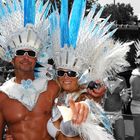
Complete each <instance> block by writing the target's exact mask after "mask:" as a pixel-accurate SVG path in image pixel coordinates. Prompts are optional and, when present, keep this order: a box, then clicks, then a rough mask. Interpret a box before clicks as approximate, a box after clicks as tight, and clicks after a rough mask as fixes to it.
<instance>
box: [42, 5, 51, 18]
mask: <svg viewBox="0 0 140 140" xmlns="http://www.w3.org/2000/svg"><path fill="white" fill-rule="evenodd" d="M50 8H51V4H50V3H49V4H48V6H47V8H46V10H45V13H44V19H46V17H47V16H48V14H49V11H50Z"/></svg>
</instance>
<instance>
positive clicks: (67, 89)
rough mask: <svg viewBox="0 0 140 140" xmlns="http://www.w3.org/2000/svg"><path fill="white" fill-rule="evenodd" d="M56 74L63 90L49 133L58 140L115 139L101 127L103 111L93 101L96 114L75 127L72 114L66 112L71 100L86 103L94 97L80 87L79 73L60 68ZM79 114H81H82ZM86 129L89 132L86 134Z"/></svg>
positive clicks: (102, 89)
mask: <svg viewBox="0 0 140 140" xmlns="http://www.w3.org/2000/svg"><path fill="white" fill-rule="evenodd" d="M56 74H57V80H58V82H59V83H60V86H61V88H62V90H61V93H60V94H59V97H58V98H56V100H55V105H54V107H53V110H52V117H51V119H50V120H49V121H48V124H47V129H48V132H49V134H50V135H51V136H52V138H54V139H57V140H80V139H81V137H84V138H85V139H87V138H90V139H92V138H93V137H94V138H95V140H102V139H113V137H112V135H110V134H109V133H107V131H106V130H105V129H104V128H103V127H101V126H100V125H101V124H103V125H104V123H103V122H102V119H101V117H100V116H99V115H101V112H102V109H101V107H99V105H97V104H95V102H94V101H93V100H91V104H92V105H93V106H94V114H93V113H92V114H91V116H89V120H87V121H86V122H85V123H83V124H82V125H79V124H77V126H75V125H73V123H72V122H71V120H70V119H71V118H70V116H71V114H67V113H69V112H66V110H68V108H66V107H69V104H70V102H69V100H70V99H73V100H74V101H85V100H87V99H91V98H92V96H90V95H89V94H87V91H86V90H85V88H83V86H80V85H79V82H78V80H79V73H78V72H76V71H73V70H70V69H63V68H59V69H58V70H57V72H56ZM96 90H100V91H102V92H104V91H105V87H103V86H102V87H100V89H96ZM94 94H97V93H94ZM85 103H86V102H85ZM61 107H62V108H61ZM92 109H93V108H92ZM65 112H66V113H65ZM63 113H64V114H63ZM78 113H79V114H80V112H78ZM104 118H105V117H104ZM90 119H91V120H90ZM89 128H91V130H89ZM84 129H85V130H87V131H88V132H85V130H84Z"/></svg>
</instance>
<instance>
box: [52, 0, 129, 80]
mask: <svg viewBox="0 0 140 140" xmlns="http://www.w3.org/2000/svg"><path fill="white" fill-rule="evenodd" d="M65 2H66V1H63V0H62V2H61V3H62V5H61V11H62V13H61V15H60V25H59V14H58V12H57V11H56V13H55V18H53V19H55V21H58V22H57V23H55V24H54V25H55V30H54V31H53V33H52V38H53V39H52V46H53V52H54V60H55V64H56V67H57V68H65V69H71V70H75V71H77V72H79V73H81V77H80V80H84V79H85V77H86V78H87V79H88V80H91V79H92V80H96V79H100V80H103V79H104V77H105V76H107V73H108V71H112V70H114V69H115V72H120V71H122V70H123V67H125V66H128V65H129V63H128V62H127V61H126V60H125V55H126V53H127V52H128V51H129V47H128V46H129V43H121V42H119V41H117V42H114V41H113V40H112V39H110V38H111V37H112V35H113V34H114V33H115V31H116V30H117V29H116V28H115V29H113V30H112V31H110V29H111V27H112V26H113V24H114V23H113V22H112V23H109V22H108V20H109V18H110V16H108V17H107V18H106V19H104V20H102V21H101V20H100V16H101V14H102V11H103V9H104V8H103V7H102V8H101V9H100V10H99V11H98V12H97V13H96V12H95V11H96V7H97V5H96V4H94V5H93V7H92V9H91V10H90V11H89V13H88V15H87V16H85V17H84V14H85V1H84V0H82V1H78V0H75V1H74V4H73V7H72V12H71V14H70V20H69V22H68V21H66V20H68V19H67V16H66V14H64V13H63V12H64V11H65V10H66V9H67V8H66V5H67V4H66V3H65ZM78 2H79V3H80V4H79V5H80V6H81V9H82V10H79V9H80V8H79V5H78V4H77V5H78V7H76V3H78ZM82 2H83V3H82ZM83 5H84V6H83ZM64 8H65V10H64ZM76 9H78V12H79V11H80V12H79V13H77V11H76ZM74 10H75V11H74ZM81 11H82V12H81ZM65 13H66V11H65ZM74 13H76V15H75V14H74ZM62 17H63V18H62ZM77 18H78V19H77ZM62 19H63V20H62ZM63 24H64V25H65V26H64V25H63ZM77 24H79V26H77ZM66 26H67V27H66ZM53 29H54V28H53Z"/></svg>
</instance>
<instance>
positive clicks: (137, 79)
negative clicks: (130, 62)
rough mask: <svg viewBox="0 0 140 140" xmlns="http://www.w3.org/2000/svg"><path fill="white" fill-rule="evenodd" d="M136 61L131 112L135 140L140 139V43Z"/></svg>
mask: <svg viewBox="0 0 140 140" xmlns="http://www.w3.org/2000/svg"><path fill="white" fill-rule="evenodd" d="M135 45H136V50H137V51H136V59H135V63H136V65H137V68H136V69H134V70H133V71H132V75H131V77H130V85H131V89H132V102H131V106H130V107H131V112H132V114H133V120H134V131H135V134H134V140H139V139H140V85H139V83H140V43H139V42H138V43H136V44H135Z"/></svg>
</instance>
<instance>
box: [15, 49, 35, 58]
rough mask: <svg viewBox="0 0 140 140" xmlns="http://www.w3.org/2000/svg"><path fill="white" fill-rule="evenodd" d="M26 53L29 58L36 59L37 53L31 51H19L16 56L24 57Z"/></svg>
mask: <svg viewBox="0 0 140 140" xmlns="http://www.w3.org/2000/svg"><path fill="white" fill-rule="evenodd" d="M25 53H27V55H28V56H31V57H36V52H34V51H32V50H29V51H26V50H17V51H16V55H17V56H23V55H25Z"/></svg>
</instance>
